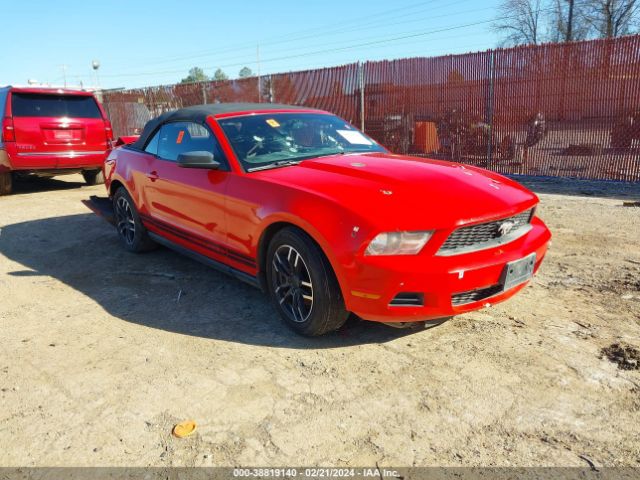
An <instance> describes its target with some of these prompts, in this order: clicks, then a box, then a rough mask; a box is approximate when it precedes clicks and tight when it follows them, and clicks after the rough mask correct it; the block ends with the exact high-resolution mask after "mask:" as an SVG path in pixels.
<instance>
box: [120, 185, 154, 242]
mask: <svg viewBox="0 0 640 480" xmlns="http://www.w3.org/2000/svg"><path fill="white" fill-rule="evenodd" d="M113 213H114V217H115V221H116V230H117V231H118V237H119V238H120V241H121V242H122V245H124V248H126V249H127V250H129V251H130V252H136V253H139V252H147V251H149V250H152V249H153V248H155V247H156V243H155V242H154V241H153V240H151V238H149V234H148V233H147V229H146V228H144V226H143V225H142V221H140V216H139V215H138V211H137V210H136V206H135V204H134V203H133V200H132V199H131V197H130V196H129V194H128V193H127V191H126V190H125V189H124V188H122V187H120V188H119V189H118V191H117V192H116V193H115V195H114V196H113Z"/></svg>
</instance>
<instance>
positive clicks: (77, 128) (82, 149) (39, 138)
mask: <svg viewBox="0 0 640 480" xmlns="http://www.w3.org/2000/svg"><path fill="white" fill-rule="evenodd" d="M0 115H2V116H1V117H0V118H2V132H1V136H0V195H7V194H9V193H11V186H12V179H13V177H14V176H15V175H18V174H35V175H39V176H49V177H50V176H54V175H62V174H66V173H82V175H83V176H84V179H85V181H86V182H87V183H88V184H89V185H95V184H97V183H102V182H103V181H104V178H103V175H102V164H103V163H104V160H105V158H106V157H107V155H108V153H109V151H110V149H111V142H112V140H113V133H112V130H111V123H110V122H109V120H108V119H107V117H106V115H105V112H104V110H103V109H102V106H101V105H100V103H99V102H98V101H97V99H96V98H95V96H94V95H93V93H91V92H87V91H83V90H68V89H58V88H40V87H11V86H9V87H2V88H0Z"/></svg>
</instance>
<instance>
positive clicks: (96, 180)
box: [82, 170, 104, 185]
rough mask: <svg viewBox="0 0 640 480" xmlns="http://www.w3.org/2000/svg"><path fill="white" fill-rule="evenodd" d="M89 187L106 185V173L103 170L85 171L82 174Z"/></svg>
mask: <svg viewBox="0 0 640 480" xmlns="http://www.w3.org/2000/svg"><path fill="white" fill-rule="evenodd" d="M82 176H83V177H84V181H85V182H86V184H87V185H100V184H102V183H104V173H102V170H85V171H84V172H82Z"/></svg>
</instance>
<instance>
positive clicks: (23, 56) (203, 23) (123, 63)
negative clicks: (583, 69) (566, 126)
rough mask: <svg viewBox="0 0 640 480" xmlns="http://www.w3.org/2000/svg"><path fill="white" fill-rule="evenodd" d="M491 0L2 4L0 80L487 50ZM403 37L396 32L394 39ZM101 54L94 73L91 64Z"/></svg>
mask: <svg viewBox="0 0 640 480" xmlns="http://www.w3.org/2000/svg"><path fill="white" fill-rule="evenodd" d="M497 3H498V0H487V1H478V0H422V1H419V0H394V1H388V0H387V1H379V0H369V1H365V0H322V1H306V2H305V1H304V0H279V1H258V0H245V1H239V0H236V1H217V0H183V1H166V0H154V1H151V0H146V1H124V0H111V1H109V0H104V1H93V0H84V1H80V0H57V1H54V0H20V1H18V0H13V1H6V0H2V1H1V2H0V11H1V12H2V37H3V39H4V40H3V47H2V48H1V49H0V85H1V84H24V83H26V82H27V80H28V79H36V80H38V81H40V82H50V83H54V84H56V85H61V84H62V83H63V67H62V66H63V65H66V77H67V82H68V83H69V84H75V85H77V84H79V82H80V81H82V82H83V83H84V85H85V86H86V85H93V84H95V83H96V81H99V82H100V85H101V86H102V87H105V88H116V87H138V86H145V85H160V84H166V83H175V82H177V81H179V80H180V79H181V78H183V77H184V76H186V74H187V71H188V70H189V68H190V67H192V66H200V67H202V68H204V69H205V72H206V73H207V74H212V73H213V71H214V70H215V69H216V68H218V67H220V68H222V69H223V70H224V71H225V73H227V74H228V75H229V76H230V77H232V78H233V77H236V76H237V75H238V71H239V70H240V69H241V68H242V66H243V65H246V66H248V67H249V68H251V69H252V70H253V71H254V72H256V71H257V51H256V50H257V45H260V58H261V61H260V72H261V73H263V74H265V73H277V72H285V71H295V70H305V69H309V68H318V67H323V66H333V65H340V64H344V63H350V62H354V61H358V60H363V61H364V60H381V59H394V58H403V57H414V56H436V55H444V54H448V53H463V52H469V51H478V50H486V49H488V48H492V47H495V46H496V44H497V43H498V39H497V37H496V35H495V34H494V33H493V32H492V31H491V28H490V21H491V20H492V19H493V18H494V16H495V14H496V5H497ZM402 37H404V38H402ZM93 59H97V60H99V61H100V64H101V66H100V69H99V80H96V78H95V76H94V73H93V70H92V69H91V62H92V60H93Z"/></svg>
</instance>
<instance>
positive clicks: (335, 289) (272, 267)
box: [266, 227, 349, 337]
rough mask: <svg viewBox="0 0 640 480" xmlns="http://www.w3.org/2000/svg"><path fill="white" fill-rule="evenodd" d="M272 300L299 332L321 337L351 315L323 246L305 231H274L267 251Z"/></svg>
mask: <svg viewBox="0 0 640 480" xmlns="http://www.w3.org/2000/svg"><path fill="white" fill-rule="evenodd" d="M266 278H267V285H268V289H269V294H270V296H271V300H272V301H273V304H274V306H275V307H276V310H278V313H279V314H280V317H281V318H282V320H283V321H284V323H285V324H286V325H287V326H288V327H290V328H291V329H292V330H294V331H295V332H296V333H299V334H301V335H305V336H311V337H313V336H318V335H323V334H325V333H327V332H330V331H333V330H337V329H338V328H340V327H341V326H342V325H343V324H344V322H345V321H346V320H347V317H348V316H349V312H347V311H346V309H345V306H344V300H343V298H342V292H341V291H340V286H339V285H338V280H337V279H336V276H335V274H334V272H333V269H332V268H331V265H330V264H329V261H328V260H327V258H326V257H325V255H324V253H323V252H322V250H320V247H318V245H317V244H316V243H315V242H314V241H313V240H312V239H311V238H310V237H309V236H308V235H307V234H305V233H304V232H303V231H302V230H299V229H297V228H293V227H287V228H284V229H282V230H280V231H279V232H277V233H276V234H275V236H274V237H273V239H272V240H271V243H270V244H269V248H268V251H267V265H266Z"/></svg>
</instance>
